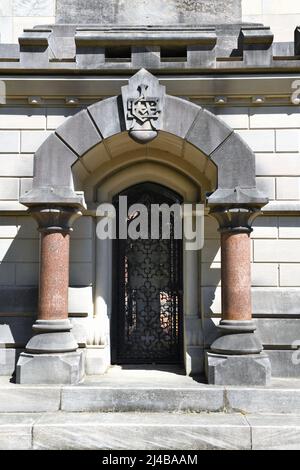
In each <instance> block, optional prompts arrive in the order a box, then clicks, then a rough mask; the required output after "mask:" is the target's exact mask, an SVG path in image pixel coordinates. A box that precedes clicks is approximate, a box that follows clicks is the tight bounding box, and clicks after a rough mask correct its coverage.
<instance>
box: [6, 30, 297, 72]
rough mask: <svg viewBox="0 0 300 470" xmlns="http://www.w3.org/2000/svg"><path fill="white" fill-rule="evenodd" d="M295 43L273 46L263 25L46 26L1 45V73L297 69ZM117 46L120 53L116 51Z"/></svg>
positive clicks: (269, 32)
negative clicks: (5, 71) (3, 71)
mask: <svg viewBox="0 0 300 470" xmlns="http://www.w3.org/2000/svg"><path fill="white" fill-rule="evenodd" d="M299 37H300V34H299V27H297V28H296V29H295V39H294V42H288V43H275V44H274V43H273V34H272V32H271V31H270V28H269V27H266V26H263V25H262V24H250V23H239V24H233V25H216V26H203V25H202V26H198V27H197V26H196V25H195V26H190V25H186V24H182V25H180V28H178V26H168V27H164V26H161V27H154V26H140V27H138V28H137V27H134V28H133V27H132V28H130V27H126V26H123V27H122V26H121V25H120V26H116V25H107V26H102V25H94V26H92V25H66V24H56V25H46V26H36V27H35V28H33V29H26V30H25V32H24V33H23V34H22V35H21V36H20V37H19V45H14V44H1V45H0V69H5V70H13V71H14V72H17V71H20V72H21V71H24V70H26V71H28V70H34V71H38V70H43V71H51V72H53V71H59V72H62V71H68V72H72V71H73V72H78V71H85V72H89V71H95V70H97V72H98V71H99V70H100V71H101V70H103V71H114V70H122V71H125V72H132V71H136V70H138V69H139V68H140V67H147V68H150V69H151V70H152V71H155V70H157V71H159V70H164V71H168V72H171V73H172V72H176V73H186V72H187V71H205V72H209V71H216V70H219V71H222V72H225V71H226V72H249V71H251V72H253V68H254V69H255V70H256V71H264V70H265V71H267V72H268V73H269V72H270V71H271V70H274V71H278V70H282V71H284V70H289V71H290V70H295V71H297V70H298V69H299V63H300V60H299V47H300V46H299V44H300V40H299ZM120 47H121V49H122V48H123V49H122V51H121V52H120Z"/></svg>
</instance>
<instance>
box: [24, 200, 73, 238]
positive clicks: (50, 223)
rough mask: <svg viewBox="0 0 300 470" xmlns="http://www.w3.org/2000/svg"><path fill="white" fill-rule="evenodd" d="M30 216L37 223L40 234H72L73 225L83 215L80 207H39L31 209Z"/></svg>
mask: <svg viewBox="0 0 300 470" xmlns="http://www.w3.org/2000/svg"><path fill="white" fill-rule="evenodd" d="M28 212H29V214H30V215H31V216H32V217H33V218H34V219H35V220H36V221H37V223H38V230H39V231H40V232H47V233H51V232H52V233H53V232H61V233H70V232H72V230H73V229H72V225H73V223H74V222H75V220H76V219H77V218H78V217H80V216H81V215H82V212H81V211H80V209H79V208H78V207H73V206H55V207H51V206H47V205H37V206H32V207H30V209H29V211H28Z"/></svg>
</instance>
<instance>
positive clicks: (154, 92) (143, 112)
mask: <svg viewBox="0 0 300 470" xmlns="http://www.w3.org/2000/svg"><path fill="white" fill-rule="evenodd" d="M164 97H165V87H164V86H162V85H160V84H159V81H158V79H157V78H155V77H154V76H153V75H151V73H149V72H147V70H145V69H142V70H140V71H139V72H138V73H136V74H135V75H134V76H133V77H131V78H130V79H129V82H128V85H127V86H124V87H122V98H123V108H124V115H125V122H126V129H127V130H128V131H129V135H130V137H131V138H132V139H133V140H135V141H136V142H138V143H140V144H145V143H147V142H150V141H151V140H153V139H155V137H156V136H157V134H158V130H159V129H160V128H161V121H162V114H163V109H164Z"/></svg>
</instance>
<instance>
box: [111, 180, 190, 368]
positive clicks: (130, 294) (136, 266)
mask: <svg viewBox="0 0 300 470" xmlns="http://www.w3.org/2000/svg"><path fill="white" fill-rule="evenodd" d="M120 196H126V197H127V205H128V207H129V208H130V206H132V205H133V204H143V205H144V207H145V208H146V209H147V213H148V215H147V219H148V220H147V222H148V223H147V226H148V227H147V228H148V237H147V238H138V239H136V240H135V239H132V238H130V237H128V238H126V239H121V238H120V237H118V238H117V239H116V240H115V242H114V247H113V258H114V262H113V264H114V266H115V268H116V269H115V276H114V280H113V299H114V301H113V310H112V325H113V328H112V329H111V344H112V361H113V363H118V364H124V363H125V364H138V363H145V364H149V363H152V364H153V363H154V364H170V363H177V364H178V363H182V361H183V351H182V349H183V271H182V238H177V237H178V234H177V233H175V223H178V220H175V218H176V214H175V212H174V211H170V213H169V218H168V220H163V218H162V214H161V213H160V214H159V216H158V220H153V217H151V207H154V206H153V204H156V205H160V206H161V205H162V204H165V205H166V206H167V207H171V206H172V205H173V204H179V205H180V204H181V203H182V202H183V201H182V197H181V196H179V195H178V194H177V193H175V192H174V191H172V190H170V189H168V188H166V187H165V186H162V185H159V184H156V183H151V182H146V183H141V184H138V185H134V186H132V187H130V188H128V189H126V190H125V191H122V192H121V193H119V194H118V195H117V196H115V197H114V199H113V202H114V204H115V206H116V208H117V210H118V217H117V220H118V219H119V201H120V199H119V198H120ZM166 206H165V207H166ZM156 207H157V206H156ZM173 207H174V206H173ZM177 207H179V206H177ZM129 210H130V209H129ZM137 216H139V214H137V212H136V211H135V212H132V213H130V212H129V217H128V219H127V224H128V225H129V224H130V223H131V222H132V221H133V220H134V218H137ZM157 221H159V226H158V233H157V238H151V236H150V233H151V231H152V230H153V225H154V224H155V222H157ZM179 223H180V224H182V220H180V222H179ZM163 224H164V227H163ZM166 224H167V225H168V227H167V228H168V230H167V232H169V237H168V238H167V236H168V233H163V230H164V229H165V228H166ZM139 225H140V224H139ZM146 236H147V235H146V234H145V237H146Z"/></svg>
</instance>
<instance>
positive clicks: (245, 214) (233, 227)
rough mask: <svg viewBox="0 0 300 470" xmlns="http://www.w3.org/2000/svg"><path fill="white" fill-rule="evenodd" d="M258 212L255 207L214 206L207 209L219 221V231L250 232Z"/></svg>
mask: <svg viewBox="0 0 300 470" xmlns="http://www.w3.org/2000/svg"><path fill="white" fill-rule="evenodd" d="M259 214H260V209H259V208H257V207H235V206H233V207H224V206H216V207H214V208H212V209H210V211H209V215H211V216H212V217H214V218H215V219H216V220H217V221H218V223H219V232H221V233H226V232H232V233H234V232H237V233H242V232H245V233H250V232H252V230H253V229H252V223H253V221H254V219H255V218H256V217H257V216H258V215H259Z"/></svg>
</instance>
